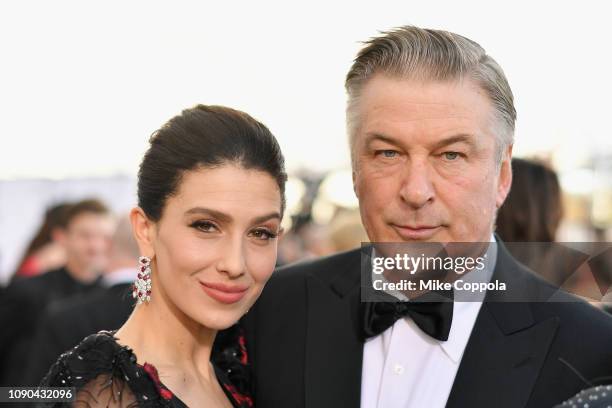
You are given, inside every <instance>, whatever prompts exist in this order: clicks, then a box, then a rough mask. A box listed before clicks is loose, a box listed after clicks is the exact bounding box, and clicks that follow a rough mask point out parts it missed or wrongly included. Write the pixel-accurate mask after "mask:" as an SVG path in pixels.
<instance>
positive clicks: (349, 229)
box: [329, 210, 369, 253]
mask: <svg viewBox="0 0 612 408" xmlns="http://www.w3.org/2000/svg"><path fill="white" fill-rule="evenodd" d="M368 241H369V239H368V234H367V233H366V230H365V228H363V225H362V224H361V217H360V216H359V211H350V210H346V211H340V212H338V213H337V214H336V215H335V216H334V218H333V219H332V220H331V222H330V224H329V242H330V246H331V249H332V253H334V252H344V251H349V250H351V249H355V248H359V247H360V246H361V243H362V242H368Z"/></svg>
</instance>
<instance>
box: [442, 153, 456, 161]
mask: <svg viewBox="0 0 612 408" xmlns="http://www.w3.org/2000/svg"><path fill="white" fill-rule="evenodd" d="M444 158H445V159H446V160H451V161H452V160H457V159H458V158H459V153H457V152H445V153H444Z"/></svg>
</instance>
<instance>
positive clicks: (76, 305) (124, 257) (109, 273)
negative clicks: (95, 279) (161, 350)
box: [23, 216, 140, 386]
mask: <svg viewBox="0 0 612 408" xmlns="http://www.w3.org/2000/svg"><path fill="white" fill-rule="evenodd" d="M139 255H140V253H139V251H138V246H137V245H136V241H135V240H134V236H133V235H132V226H131V224H130V221H129V218H128V217H127V216H125V217H123V218H121V219H120V220H119V222H118V223H117V229H116V230H115V233H114V235H113V239H112V242H111V247H110V254H109V261H108V267H107V268H106V270H105V271H104V273H103V274H102V284H103V286H104V289H102V290H100V291H99V292H97V293H95V294H92V295H91V296H87V297H83V296H79V295H77V296H76V297H71V298H68V299H66V300H64V301H60V302H55V303H52V304H50V305H49V306H48V307H47V309H46V311H45V313H44V314H43V315H42V318H41V319H40V325H39V327H38V330H37V334H36V336H35V337H34V339H35V340H34V343H33V347H32V351H31V353H30V355H29V357H28V359H29V363H28V364H27V370H26V374H25V377H24V381H23V383H24V384H27V385H31V386H36V385H38V383H39V382H40V380H42V378H43V376H44V375H45V374H46V373H47V371H48V370H49V367H50V366H51V364H53V362H54V361H55V360H56V359H57V358H58V357H59V355H60V354H62V353H63V352H65V351H67V350H68V349H70V348H72V347H74V346H76V345H77V344H78V343H79V341H81V340H83V338H85V337H86V336H87V335H89V334H93V333H97V332H99V331H100V330H116V329H118V328H119V327H121V325H123V323H125V321H126V320H127V318H128V317H129V315H130V313H131V312H132V310H133V308H134V299H133V298H132V296H131V287H132V284H133V282H134V280H135V279H136V275H137V273H138V271H137V267H138V256H139Z"/></svg>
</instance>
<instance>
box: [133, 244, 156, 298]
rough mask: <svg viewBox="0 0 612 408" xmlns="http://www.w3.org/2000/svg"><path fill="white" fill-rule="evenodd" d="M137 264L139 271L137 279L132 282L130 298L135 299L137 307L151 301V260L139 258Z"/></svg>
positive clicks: (146, 257)
mask: <svg viewBox="0 0 612 408" xmlns="http://www.w3.org/2000/svg"><path fill="white" fill-rule="evenodd" d="M138 263H140V269H139V271H138V279H136V282H134V286H133V290H132V296H133V297H134V299H136V304H138V305H139V304H141V303H149V302H150V301H151V258H149V257H148V256H141V257H140V258H139V259H138Z"/></svg>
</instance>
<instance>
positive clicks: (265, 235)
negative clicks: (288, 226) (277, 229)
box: [250, 228, 278, 241]
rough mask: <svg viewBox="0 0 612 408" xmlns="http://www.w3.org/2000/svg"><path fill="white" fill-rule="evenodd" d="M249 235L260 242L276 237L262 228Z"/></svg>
mask: <svg viewBox="0 0 612 408" xmlns="http://www.w3.org/2000/svg"><path fill="white" fill-rule="evenodd" d="M250 235H251V236H252V237H255V238H257V239H260V240H262V241H268V240H271V239H274V238H276V237H277V236H278V234H276V233H274V232H272V231H268V230H267V229H263V228H261V229H256V230H253V231H251V234H250Z"/></svg>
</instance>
